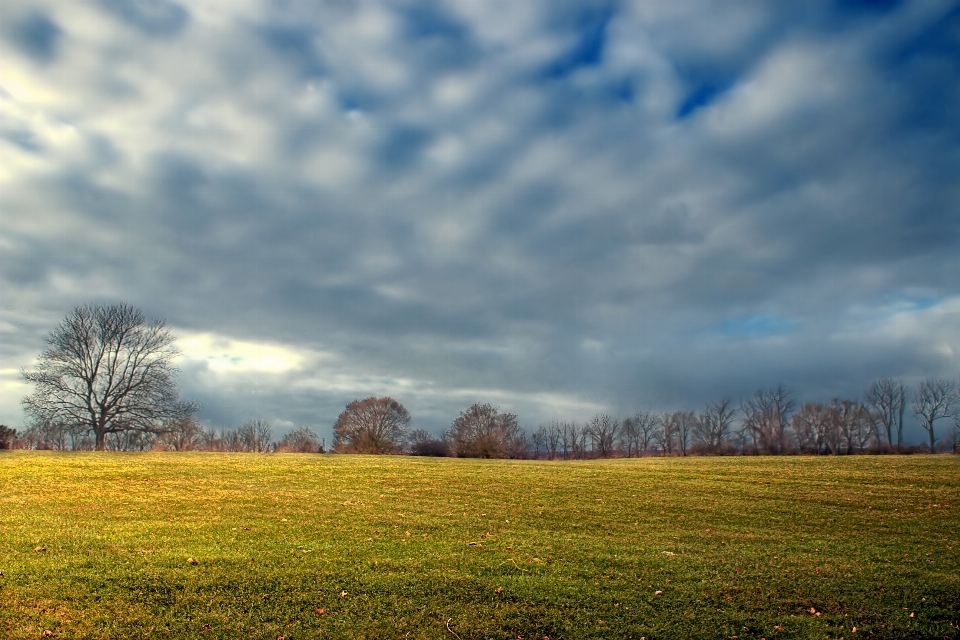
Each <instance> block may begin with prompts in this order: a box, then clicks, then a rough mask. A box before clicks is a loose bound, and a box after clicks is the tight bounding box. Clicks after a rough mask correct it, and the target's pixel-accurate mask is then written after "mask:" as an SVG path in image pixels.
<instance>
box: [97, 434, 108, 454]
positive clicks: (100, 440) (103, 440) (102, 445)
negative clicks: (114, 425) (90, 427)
mask: <svg viewBox="0 0 960 640" xmlns="http://www.w3.org/2000/svg"><path fill="white" fill-rule="evenodd" d="M96 434H97V451H106V450H107V434H106V432H105V431H101V430H100V429H97V431H96Z"/></svg>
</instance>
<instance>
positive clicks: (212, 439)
mask: <svg viewBox="0 0 960 640" xmlns="http://www.w3.org/2000/svg"><path fill="white" fill-rule="evenodd" d="M198 446H199V447H201V448H202V449H203V450H204V451H223V450H224V445H223V440H222V439H221V437H220V434H219V433H217V431H216V429H213V428H211V429H205V430H204V431H203V432H201V434H200V437H199V444H198Z"/></svg>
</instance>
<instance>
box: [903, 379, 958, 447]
mask: <svg viewBox="0 0 960 640" xmlns="http://www.w3.org/2000/svg"><path fill="white" fill-rule="evenodd" d="M956 405H957V391H956V388H955V387H954V386H953V382H951V381H950V380H936V379H933V378H928V379H927V380H924V381H923V382H921V383H920V385H919V386H918V387H917V393H916V394H915V395H914V397H913V412H914V413H915V414H916V416H917V417H918V418H919V419H920V426H921V427H923V428H924V430H925V431H926V432H927V435H928V436H929V437H930V452H931V453H933V452H934V451H935V447H936V442H937V438H936V436H935V435H934V427H935V426H936V423H937V420H940V419H942V418H947V417H951V416H953V415H954V410H955V409H956Z"/></svg>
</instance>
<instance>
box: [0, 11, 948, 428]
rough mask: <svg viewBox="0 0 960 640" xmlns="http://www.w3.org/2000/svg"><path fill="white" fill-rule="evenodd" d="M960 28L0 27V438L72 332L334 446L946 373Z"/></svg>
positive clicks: (561, 17)
mask: <svg viewBox="0 0 960 640" xmlns="http://www.w3.org/2000/svg"><path fill="white" fill-rule="evenodd" d="M958 105H960V8H958V6H957V4H956V3H955V2H945V1H938V0H925V1H923V2H889V1H888V2H865V1H864V2H852V1H836V0H823V1H814V0H811V1H804V2H759V1H758V2H753V1H748V0H743V1H738V2H728V1H722V2H721V1H718V2H706V1H703V2H698V1H693V0H690V1H688V2H672V1H666V0H663V1H650V2H633V3H631V2H615V1H611V2H603V1H597V2H588V1H582V2H563V1H559V0H544V1H534V0H523V1H521V2H518V1H517V0H504V1H498V0H457V1H452V0H451V1H449V2H441V1H439V0H438V1H435V2H434V1H429V0H424V1H422V2H421V1H412V0H411V1H407V0H395V1H385V2H367V1H363V0H357V1H352V0H343V1H339V0H337V1H334V0H331V1H328V2H315V1H303V2H297V1H295V0H291V1H285V0H276V1H272V2H258V1H250V0H193V1H190V2H186V1H183V2H174V1H173V0H129V1H128V0H78V1H75V2H60V1H55V0H52V1H47V0H28V1H20V0H5V1H4V2H3V3H2V4H0V118H2V119H0V214H2V215H0V230H2V234H0V243H2V249H0V278H2V299H0V313H2V317H0V340H2V342H0V358H2V360H0V374H2V378H0V385H2V387H0V394H2V395H0V420H2V421H3V422H4V423H6V424H10V425H12V426H20V425H21V424H22V420H23V417H22V414H21V411H20V407H19V400H20V398H21V397H23V395H25V394H26V393H27V391H28V388H27V387H25V386H24V385H23V384H22V383H21V382H20V381H19V370H20V368H21V367H29V366H30V365H31V363H32V362H33V359H34V358H35V357H36V355H37V354H38V353H39V352H40V350H41V349H42V348H43V345H44V343H43V338H44V336H45V335H46V334H47V333H48V332H49V331H50V330H51V329H53V327H54V326H56V324H57V323H58V322H59V321H60V320H61V319H62V318H63V317H64V315H65V314H67V313H68V312H69V311H70V310H71V309H72V308H73V307H74V306H76V305H78V304H84V303H113V302H120V301H123V302H128V303H131V304H133V305H136V306H139V307H141V308H142V309H144V310H145V311H146V312H147V313H148V314H150V315H152V316H159V317H163V318H166V320H167V322H168V324H169V325H170V326H171V327H172V328H173V330H174V331H175V333H176V334H177V335H178V336H179V338H180V339H179V341H178V345H179V347H180V348H181V350H182V351H183V359H182V361H181V365H180V366H181V371H182V373H181V378H180V381H181V386H182V389H183V392H184V395H186V396H189V397H192V398H196V399H198V400H200V401H201V402H202V403H203V405H204V410H203V412H202V413H201V418H202V419H203V421H204V422H205V423H206V424H208V425H210V426H214V427H224V426H226V427H235V426H239V425H240V424H241V423H242V422H244V421H245V420H247V419H250V418H265V419H268V420H272V421H273V422H274V423H275V425H276V426H277V432H278V433H281V432H283V431H284V430H286V429H288V428H290V427H292V426H295V425H306V426H310V427H312V428H314V429H315V430H317V431H318V432H320V433H321V434H323V435H326V436H327V437H328V442H329V437H330V436H329V434H330V427H331V425H332V423H333V422H334V420H335V419H336V416H337V414H338V413H339V412H340V411H341V410H342V408H343V406H344V404H345V403H346V402H348V401H350V400H352V399H355V398H362V397H366V396H369V395H384V394H389V395H392V396H394V397H396V398H397V399H399V400H400V401H402V402H403V403H404V404H405V405H406V406H407V407H408V408H409V409H410V411H411V413H412V415H413V419H414V426H417V427H423V428H427V429H430V430H434V431H439V430H440V429H442V428H444V427H445V426H447V425H449V423H450V421H451V420H452V419H453V418H454V417H456V415H457V414H458V413H459V411H460V410H462V409H464V408H466V407H467V406H469V405H470V404H472V403H473V402H478V401H480V402H491V403H493V404H495V405H499V406H500V407H501V408H503V409H508V410H512V411H515V412H516V413H518V414H519V416H520V419H521V422H522V423H523V424H524V425H526V426H528V427H535V426H536V425H537V424H538V423H539V422H541V421H543V420H548V419H554V418H561V419H584V418H588V417H589V416H591V415H592V414H594V413H596V412H598V411H609V412H613V413H617V414H620V415H623V414H625V413H627V412H632V411H634V410H637V409H656V410H662V409H672V408H680V407H688V408H691V409H699V408H701V407H702V405H703V403H704V402H705V401H710V400H714V399H716V398H718V397H719V396H721V395H730V396H733V397H734V398H737V397H739V396H741V395H747V394H750V393H752V392H753V391H755V390H756V389H757V388H758V387H765V386H769V385H772V384H776V383H783V384H785V385H787V386H788V387H789V388H790V389H792V390H793V392H794V393H795V395H796V396H797V397H798V398H799V399H801V400H808V399H815V400H822V401H827V400H829V399H830V398H831V397H834V396H857V395H858V394H859V393H861V392H862V391H863V389H864V388H865V387H866V386H867V385H868V384H869V382H870V381H871V380H873V379H875V378H877V377H881V376H895V377H902V378H904V379H905V380H906V381H908V382H911V383H914V382H915V381H917V380H919V379H921V378H924V377H929V376H940V377H947V376H948V377H952V378H954V379H955V378H956V376H957V373H958V369H960V278H958V275H960V108H958Z"/></svg>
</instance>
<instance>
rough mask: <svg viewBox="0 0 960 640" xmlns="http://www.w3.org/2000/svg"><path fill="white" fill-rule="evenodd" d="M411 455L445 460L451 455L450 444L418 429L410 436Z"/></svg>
mask: <svg viewBox="0 0 960 640" xmlns="http://www.w3.org/2000/svg"><path fill="white" fill-rule="evenodd" d="M410 454H411V455H415V456H432V457H435V458H443V457H446V456H449V455H450V444H449V443H448V442H447V441H446V440H445V439H444V438H442V437H440V438H438V437H437V436H435V435H433V434H432V433H430V432H429V431H427V430H425V429H417V430H416V431H414V432H413V433H411V434H410Z"/></svg>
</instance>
